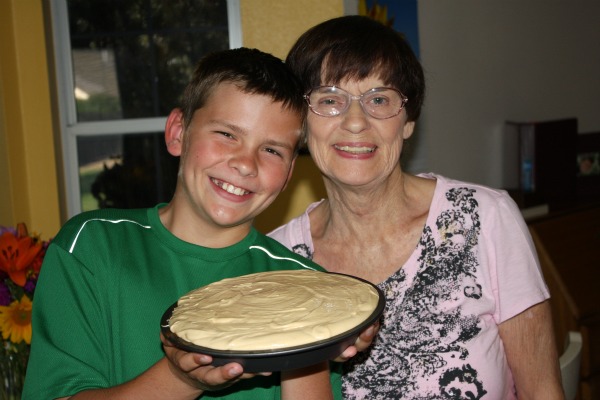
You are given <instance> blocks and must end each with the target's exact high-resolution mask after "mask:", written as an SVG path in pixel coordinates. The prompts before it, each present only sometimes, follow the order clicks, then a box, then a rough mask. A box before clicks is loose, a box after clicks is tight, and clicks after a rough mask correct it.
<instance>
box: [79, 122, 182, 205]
mask: <svg viewBox="0 0 600 400" xmlns="http://www.w3.org/2000/svg"><path fill="white" fill-rule="evenodd" d="M77 154H78V158H79V187H80V190H81V193H80V194H81V209H82V211H87V210H95V209H97V208H140V207H152V206H154V205H156V204H157V203H159V202H166V201H169V200H170V199H171V197H172V196H173V192H174V190H175V183H176V180H177V170H178V165H179V158H178V157H173V156H172V155H170V154H169V153H168V152H167V150H166V146H165V140H164V134H163V132H156V133H147V134H134V135H132V134H127V135H110V136H108V135H104V136H89V137H88V136H86V137H80V138H78V139H77Z"/></svg>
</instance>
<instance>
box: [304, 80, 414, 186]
mask: <svg viewBox="0 0 600 400" xmlns="http://www.w3.org/2000/svg"><path fill="white" fill-rule="evenodd" d="M323 84H324V85H329V84H330V83H327V82H325V83H323ZM336 86H338V87H340V88H342V89H344V90H346V91H347V92H349V93H350V94H352V95H355V96H358V95H360V94H362V93H364V92H366V91H367V90H369V89H373V88H376V87H384V86H385V84H384V83H383V81H381V80H380V79H379V78H374V77H369V78H367V79H364V80H360V81H355V80H351V81H343V82H341V83H340V84H339V85H336ZM408 101H410V99H409V100H408ZM413 128H414V122H407V121H406V111H405V110H404V109H403V110H402V111H401V112H400V114H398V115H396V116H393V117H391V118H388V119H376V118H373V117H371V116H369V115H368V114H366V113H365V112H364V111H363V109H362V108H361V106H360V103H359V102H358V101H356V100H355V101H352V104H351V105H350V108H349V109H348V110H347V111H346V112H345V113H344V114H341V115H337V116H334V117H323V116H320V115H317V114H315V113H313V112H309V113H308V147H309V149H310V153H311V155H312V157H313V159H314V161H315V163H316V165H317V166H318V167H319V169H320V170H321V172H322V173H323V174H324V175H325V176H326V177H328V178H329V179H330V180H332V181H333V182H336V183H338V184H342V185H348V186H353V187H373V186H377V185H378V184H381V183H382V182H384V181H385V180H386V179H387V178H388V177H389V176H390V175H391V174H392V173H393V172H394V171H396V172H400V154H401V152H402V144H403V141H404V139H408V138H409V137H410V136H411V134H412V132H413Z"/></svg>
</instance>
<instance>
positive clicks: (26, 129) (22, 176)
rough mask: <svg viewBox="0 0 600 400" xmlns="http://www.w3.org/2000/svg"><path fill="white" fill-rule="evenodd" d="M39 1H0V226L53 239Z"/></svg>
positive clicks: (54, 206)
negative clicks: (21, 224)
mask: <svg viewBox="0 0 600 400" xmlns="http://www.w3.org/2000/svg"><path fill="white" fill-rule="evenodd" d="M41 3H42V2H41V1H39V0H38V1H34V0H2V1H1V2H0V81H1V83H0V90H1V91H0V94H1V96H0V97H1V100H0V105H2V110H1V111H0V126H1V128H0V135H1V136H2V138H1V139H0V145H2V150H0V167H1V168H2V170H1V171H0V184H2V189H1V190H0V224H2V225H14V224H16V223H17V222H25V223H27V225H28V227H29V229H30V231H35V232H38V233H40V234H41V235H42V236H43V237H49V236H53V235H54V234H55V233H56V232H57V230H58V228H59V226H60V217H59V203H58V187H57V175H56V163H55V158H54V139H53V132H52V118H51V111H50V94H49V85H48V73H47V71H48V69H47V67H46V65H47V60H46V49H45V37H44V23H43V13H42V4H41Z"/></svg>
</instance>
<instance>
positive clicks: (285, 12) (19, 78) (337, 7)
mask: <svg viewBox="0 0 600 400" xmlns="http://www.w3.org/2000/svg"><path fill="white" fill-rule="evenodd" d="M240 3H241V18H242V32H243V39H242V40H243V44H244V46H247V47H256V48H259V49H261V50H264V51H267V52H270V53H272V54H274V55H276V56H278V57H281V58H283V57H285V54H286V53H287V51H288V49H289V48H290V47H291V45H292V44H293V42H294V40H295V39H296V38H297V37H298V36H299V35H300V34H301V33H302V32H304V31H305V30H306V29H308V28H309V27H311V26H312V25H314V24H316V23H318V22H321V21H323V20H325V19H328V18H332V17H336V16H339V15H342V13H343V0H279V1H264V0H241V1H240ZM43 20H44V18H43V10H42V1H41V0H1V1H0V225H14V224H16V223H17V222H26V223H27V225H28V226H29V228H30V230H31V231H36V232H39V233H41V234H42V236H43V237H44V238H48V237H51V236H53V235H54V234H55V233H56V232H57V231H58V229H59V228H60V225H61V223H62V222H64V221H62V220H61V216H60V207H59V189H58V174H57V169H56V159H55V147H54V136H53V131H52V114H51V103H50V93H49V81H48V68H47V59H46V42H45V36H44V21H43ZM322 196H323V191H322V186H321V182H320V178H318V173H317V172H316V170H315V169H314V166H313V164H312V162H311V161H310V158H309V157H306V156H304V157H303V158H301V159H300V160H299V161H298V163H297V166H296V171H295V175H294V179H293V181H292V182H291V183H290V185H289V187H288V189H286V191H285V192H284V194H283V195H282V196H281V198H280V199H278V201H277V202H276V203H275V204H274V205H273V206H272V207H271V208H270V209H269V210H268V211H267V213H266V215H263V216H262V217H261V218H260V219H259V220H258V221H257V226H258V227H259V229H261V230H268V229H271V228H273V227H275V226H276V225H278V224H280V223H282V222H284V221H286V220H288V219H289V218H290V217H291V216H294V215H297V214H298V213H299V212H300V211H301V210H302V209H303V208H304V207H305V205H306V204H308V203H309V202H311V201H313V200H314V199H315V198H320V197H322ZM290 204H291V207H288V205H290Z"/></svg>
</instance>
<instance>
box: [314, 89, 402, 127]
mask: <svg viewBox="0 0 600 400" xmlns="http://www.w3.org/2000/svg"><path fill="white" fill-rule="evenodd" d="M307 100H308V103H309V106H310V108H311V110H312V111H313V112H315V113H316V114H318V115H321V116H325V117H333V116H336V115H340V114H343V113H345V112H346V111H347V110H348V108H349V107H350V104H351V102H352V100H358V101H359V102H360V105H361V107H362V109H363V110H364V111H365V112H366V113H367V114H369V115H370V116H372V117H374V118H378V119H385V118H390V117H393V116H394V115H398V114H399V113H400V110H402V108H403V107H404V103H406V98H405V97H404V96H403V95H402V94H401V93H400V92H398V91H397V90H395V89H392V88H374V89H371V90H367V91H366V92H365V93H363V94H361V95H360V96H353V95H351V94H350V93H348V92H346V91H345V90H343V89H340V88H338V87H335V86H320V87H317V88H315V89H313V90H312V91H311V92H310V93H309V94H308V96H307Z"/></svg>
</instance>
